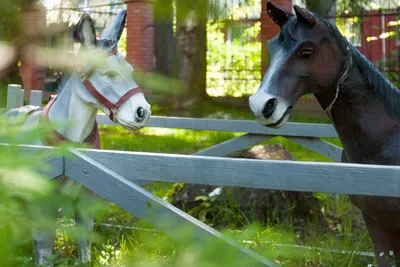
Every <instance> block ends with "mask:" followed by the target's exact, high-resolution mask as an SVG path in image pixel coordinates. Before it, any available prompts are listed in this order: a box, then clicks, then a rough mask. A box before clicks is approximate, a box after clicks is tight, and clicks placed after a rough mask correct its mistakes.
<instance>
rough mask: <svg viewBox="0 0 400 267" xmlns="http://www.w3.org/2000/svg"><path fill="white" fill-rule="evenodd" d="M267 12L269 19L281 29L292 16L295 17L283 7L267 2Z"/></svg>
mask: <svg viewBox="0 0 400 267" xmlns="http://www.w3.org/2000/svg"><path fill="white" fill-rule="evenodd" d="M267 12H268V15H269V17H270V18H271V19H272V20H273V21H274V22H275V23H276V24H278V25H279V27H281V28H282V27H283V25H285V24H286V22H287V21H288V20H289V17H290V16H293V14H292V13H290V12H288V11H286V10H285V9H284V8H283V7H281V6H278V5H275V4H274V3H272V2H271V1H268V2H267Z"/></svg>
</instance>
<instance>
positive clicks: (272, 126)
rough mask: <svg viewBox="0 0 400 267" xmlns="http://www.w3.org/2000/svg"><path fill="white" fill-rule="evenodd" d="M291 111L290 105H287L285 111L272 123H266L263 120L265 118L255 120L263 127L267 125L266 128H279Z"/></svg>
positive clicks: (287, 118)
mask: <svg viewBox="0 0 400 267" xmlns="http://www.w3.org/2000/svg"><path fill="white" fill-rule="evenodd" d="M291 112H292V107H289V108H288V109H287V110H286V111H285V113H284V114H283V116H282V117H281V118H280V119H279V120H278V121H276V122H274V123H267V122H266V121H265V119H260V120H257V122H258V123H260V124H261V125H264V126H265V127H268V128H273V129H279V128H281V127H282V126H283V125H285V123H286V122H287V121H288V120H289V118H290V114H291Z"/></svg>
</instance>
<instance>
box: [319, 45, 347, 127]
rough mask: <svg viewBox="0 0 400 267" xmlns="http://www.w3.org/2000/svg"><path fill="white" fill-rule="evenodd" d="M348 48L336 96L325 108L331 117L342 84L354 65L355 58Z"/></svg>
mask: <svg viewBox="0 0 400 267" xmlns="http://www.w3.org/2000/svg"><path fill="white" fill-rule="evenodd" d="M346 49H347V58H346V62H345V65H344V68H343V70H342V73H341V74H340V75H339V79H338V81H337V84H336V93H335V98H334V99H333V100H332V102H331V103H330V104H329V106H328V107H327V108H326V109H325V111H326V112H327V113H328V115H329V117H331V119H332V114H331V109H332V106H333V105H334V104H335V102H336V100H337V98H338V96H339V89H340V85H341V84H342V83H343V82H344V81H345V80H346V78H347V75H348V74H349V71H350V69H351V67H352V65H353V58H352V56H351V53H350V48H349V47H348V46H347V47H346Z"/></svg>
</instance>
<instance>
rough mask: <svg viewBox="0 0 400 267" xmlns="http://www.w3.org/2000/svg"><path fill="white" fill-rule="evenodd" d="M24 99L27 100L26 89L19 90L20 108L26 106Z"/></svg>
mask: <svg viewBox="0 0 400 267" xmlns="http://www.w3.org/2000/svg"><path fill="white" fill-rule="evenodd" d="M24 99H25V92H24V89H21V90H19V95H18V99H17V101H18V107H22V106H23V105H24Z"/></svg>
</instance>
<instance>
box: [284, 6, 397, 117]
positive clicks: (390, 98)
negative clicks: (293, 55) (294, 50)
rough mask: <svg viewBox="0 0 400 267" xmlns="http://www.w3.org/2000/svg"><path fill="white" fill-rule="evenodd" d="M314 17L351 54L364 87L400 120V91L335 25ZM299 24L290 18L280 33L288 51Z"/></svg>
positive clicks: (316, 15) (294, 17)
mask: <svg viewBox="0 0 400 267" xmlns="http://www.w3.org/2000/svg"><path fill="white" fill-rule="evenodd" d="M313 15H314V16H315V17H316V18H317V21H318V23H325V25H326V26H327V27H328V29H329V31H330V32H331V34H332V36H333V37H334V38H335V39H336V41H337V42H338V44H339V47H340V49H341V51H342V53H343V55H344V56H345V57H346V58H347V57H348V53H351V56H352V60H353V67H354V66H355V67H357V68H358V70H359V71H360V73H361V75H362V79H363V82H364V85H365V87H367V90H368V91H369V93H370V94H371V95H372V96H374V95H377V96H379V97H380V98H381V100H382V101H383V103H384V107H385V110H386V112H387V113H388V115H389V116H390V117H393V118H400V90H399V89H398V88H397V87H396V86H394V85H393V84H392V83H391V82H390V81H389V80H388V79H387V78H386V77H385V76H384V75H383V74H382V73H381V72H380V71H379V69H378V68H377V67H376V66H375V65H374V64H373V63H372V62H371V61H369V60H368V59H367V58H366V57H365V56H364V55H363V54H362V53H361V52H360V51H358V49H356V48H355V47H354V46H353V45H352V44H351V43H350V42H349V41H348V40H347V39H346V38H345V37H344V36H343V35H342V34H341V33H340V31H339V29H338V28H337V27H336V26H335V25H334V24H332V23H330V22H328V21H327V20H326V19H324V18H323V17H321V16H320V15H318V14H316V13H314V12H313ZM297 23H299V22H298V20H297V19H296V16H295V15H293V16H290V17H289V20H288V21H287V23H286V24H285V25H284V26H283V27H282V28H281V31H280V32H279V40H280V41H282V42H283V44H284V46H285V48H286V49H288V48H289V47H290V43H291V42H292V41H296V39H295V38H294V37H293V34H292V32H291V29H292V28H294V27H295V26H296V24H297Z"/></svg>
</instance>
